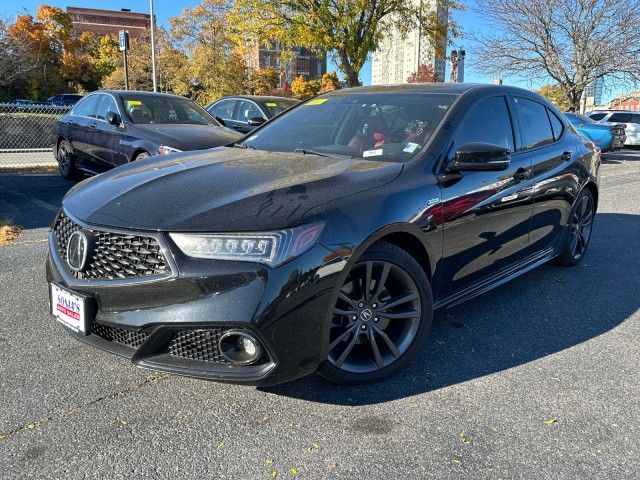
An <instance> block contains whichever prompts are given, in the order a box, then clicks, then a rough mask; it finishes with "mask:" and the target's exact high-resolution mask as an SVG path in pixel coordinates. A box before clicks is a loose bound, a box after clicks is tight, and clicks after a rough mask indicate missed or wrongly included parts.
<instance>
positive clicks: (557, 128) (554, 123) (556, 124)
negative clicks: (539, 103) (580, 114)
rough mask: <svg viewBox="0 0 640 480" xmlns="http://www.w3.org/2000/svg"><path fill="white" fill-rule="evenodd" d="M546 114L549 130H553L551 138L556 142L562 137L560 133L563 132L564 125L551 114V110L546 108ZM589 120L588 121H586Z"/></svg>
mask: <svg viewBox="0 0 640 480" xmlns="http://www.w3.org/2000/svg"><path fill="white" fill-rule="evenodd" d="M547 113H548V114H549V120H551V128H552V130H553V138H555V139H556V140H558V139H559V138H560V137H561V136H562V132H563V131H564V124H563V123H562V121H560V119H559V118H558V116H557V115H556V114H555V113H553V112H552V111H551V110H549V109H548V108H547ZM587 120H589V119H587Z"/></svg>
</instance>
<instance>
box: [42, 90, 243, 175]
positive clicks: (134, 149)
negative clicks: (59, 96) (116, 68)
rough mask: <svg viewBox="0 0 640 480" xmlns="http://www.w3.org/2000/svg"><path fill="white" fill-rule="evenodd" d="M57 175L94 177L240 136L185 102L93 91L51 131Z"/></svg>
mask: <svg viewBox="0 0 640 480" xmlns="http://www.w3.org/2000/svg"><path fill="white" fill-rule="evenodd" d="M53 137H54V145H53V148H54V155H55V157H56V159H57V160H58V165H59V169H60V174H61V175H62V176H63V177H65V178H68V179H74V178H77V177H79V174H80V173H88V174H97V173H102V172H104V171H106V170H109V169H111V168H113V167H117V166H118V165H124V164H125V163H129V162H132V161H134V160H140V159H141V158H145V157H149V156H152V155H158V154H165V153H174V152H179V151H183V150H202V149H206V148H213V147H218V146H220V145H225V144H227V143H232V142H234V141H235V140H237V139H238V138H240V137H241V134H239V133H237V132H235V131H233V130H231V129H229V128H226V127H224V126H222V125H220V124H219V123H218V122H217V121H216V120H215V119H214V118H213V117H212V116H211V115H209V114H208V113H207V112H206V111H205V110H204V109H202V108H201V107H199V106H198V105H197V104H196V103H194V102H193V101H191V100H189V99H188V98H184V97H179V96H177V95H169V94H166V93H150V92H137V91H124V90H102V91H97V92H93V93H91V94H89V95H87V96H85V97H84V98H82V100H80V101H79V102H78V103H76V104H75V106H74V107H73V109H72V110H71V111H70V112H69V113H67V114H66V115H64V116H63V117H62V118H61V119H60V120H59V121H58V122H57V124H56V127H55V129H54V135H53Z"/></svg>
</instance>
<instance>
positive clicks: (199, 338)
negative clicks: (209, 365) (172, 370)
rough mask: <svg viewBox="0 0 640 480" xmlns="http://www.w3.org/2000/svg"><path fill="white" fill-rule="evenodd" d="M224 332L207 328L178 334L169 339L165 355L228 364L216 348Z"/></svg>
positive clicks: (220, 329)
mask: <svg viewBox="0 0 640 480" xmlns="http://www.w3.org/2000/svg"><path fill="white" fill-rule="evenodd" d="M225 331H226V330H224V329H222V328H207V329H201V330H184V331H182V332H178V333H176V334H175V335H174V336H173V338H172V339H171V343H169V347H168V350H167V353H169V355H173V356H174V357H180V358H187V359H190V360H200V361H203V362H214V363H230V362H229V361H228V360H227V359H226V358H224V357H223V356H222V354H221V353H220V349H219V348H218V341H219V340H220V337H221V336H222V335H224V333H225Z"/></svg>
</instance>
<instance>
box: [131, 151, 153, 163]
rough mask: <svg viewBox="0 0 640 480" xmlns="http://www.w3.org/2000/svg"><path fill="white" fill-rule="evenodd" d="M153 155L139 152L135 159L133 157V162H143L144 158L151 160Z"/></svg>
mask: <svg viewBox="0 0 640 480" xmlns="http://www.w3.org/2000/svg"><path fill="white" fill-rule="evenodd" d="M150 156H151V155H149V153H148V152H139V153H138V154H136V156H135V157H133V160H132V161H133V162H135V161H136V160H142V159H143V158H149V157H150Z"/></svg>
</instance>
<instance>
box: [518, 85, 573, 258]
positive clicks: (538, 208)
mask: <svg viewBox="0 0 640 480" xmlns="http://www.w3.org/2000/svg"><path fill="white" fill-rule="evenodd" d="M513 105H514V110H515V112H516V117H517V120H518V125H519V130H520V136H521V138H522V144H521V146H520V150H521V152H522V154H523V155H526V156H527V157H528V158H530V159H531V162H532V173H531V177H532V180H533V182H534V188H533V213H532V216H531V226H530V232H529V247H528V249H527V255H533V256H535V255H544V254H546V253H550V249H552V248H553V247H554V242H555V241H556V240H558V239H559V238H560V236H561V234H562V232H563V227H562V225H564V224H565V223H566V221H567V218H568V215H569V212H570V211H571V202H572V200H571V198H572V195H571V193H570V192H576V191H577V189H578V187H579V186H578V185H577V184H576V178H577V176H576V175H575V174H574V173H572V172H571V168H572V160H574V159H575V158H576V153H575V151H576V147H577V146H576V144H575V139H574V137H573V136H572V135H569V132H568V127H567V125H566V121H565V120H563V119H561V118H560V117H559V116H558V115H557V114H556V113H555V112H554V111H553V110H551V109H549V108H547V107H546V106H545V105H543V104H542V103H539V102H537V101H536V100H534V99H531V98H524V97H518V96H515V97H513Z"/></svg>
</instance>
